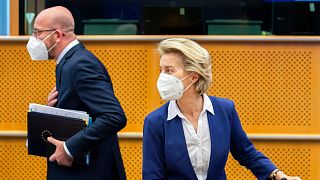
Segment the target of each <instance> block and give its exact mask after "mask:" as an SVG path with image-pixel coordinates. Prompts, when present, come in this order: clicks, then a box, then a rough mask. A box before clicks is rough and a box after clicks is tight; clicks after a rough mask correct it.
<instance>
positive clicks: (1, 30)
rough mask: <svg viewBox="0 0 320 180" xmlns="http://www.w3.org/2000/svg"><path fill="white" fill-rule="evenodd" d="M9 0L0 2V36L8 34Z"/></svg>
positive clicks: (0, 0)
mask: <svg viewBox="0 0 320 180" xmlns="http://www.w3.org/2000/svg"><path fill="white" fill-rule="evenodd" d="M9 7H10V0H0V35H9V33H10V10H9V9H10V8H9Z"/></svg>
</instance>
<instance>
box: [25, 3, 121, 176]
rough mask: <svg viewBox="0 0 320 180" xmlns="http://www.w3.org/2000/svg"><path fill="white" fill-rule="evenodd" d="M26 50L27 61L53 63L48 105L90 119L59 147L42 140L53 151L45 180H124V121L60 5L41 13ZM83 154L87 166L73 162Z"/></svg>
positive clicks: (101, 68) (106, 80)
mask: <svg viewBox="0 0 320 180" xmlns="http://www.w3.org/2000/svg"><path fill="white" fill-rule="evenodd" d="M27 49H28V52H29V54H30V56H31V58H32V59H33V60H37V59H55V60H56V62H57V66H56V88H54V89H53V90H52V91H51V92H50V94H49V97H48V105H49V106H56V107H58V108H64V109H74V110H79V111H86V112H88V113H89V114H90V116H91V117H92V118H93V123H92V124H91V125H90V126H89V127H87V128H85V129H83V130H82V131H80V132H78V133H77V134H75V135H74V136H72V137H71V138H69V139H68V140H66V141H65V142H64V141H59V140H57V139H54V138H52V137H49V138H48V141H49V142H50V143H52V144H54V145H55V146H56V150H55V152H54V154H52V155H51V156H50V158H49V161H48V167H47V179H59V180H62V179H68V180H70V179H77V180H78V179H95V180H97V179H126V177H125V171H124V167H123V162H122V158H121V154H120V149H119V143H118V137H117V132H118V131H120V130H121V129H122V128H124V127H125V125H126V117H125V114H124V112H123V109H122V108H121V106H120V103H119V101H118V100H117V98H116V97H115V95H114V92H113V87H112V83H111V79H110V77H109V74H108V72H107V70H106V69H105V67H104V65H103V64H102V63H101V62H100V61H99V60H98V59H97V58H96V57H95V56H94V55H93V54H91V53H90V52H89V51H88V50H86V49H85V48H84V47H83V45H82V44H81V43H79V41H78V40H77V39H76V35H75V34H74V19H73V17H72V14H71V13H70V11H69V10H68V9H66V8H64V7H61V6H57V7H52V8H48V9H45V10H43V11H41V12H40V13H39V14H38V16H37V17H36V19H35V22H34V31H33V36H31V37H30V40H29V42H28V44H27ZM88 152H90V160H89V165H85V164H80V163H77V162H76V160H77V159H80V158H81V157H84V155H85V154H86V153H88Z"/></svg>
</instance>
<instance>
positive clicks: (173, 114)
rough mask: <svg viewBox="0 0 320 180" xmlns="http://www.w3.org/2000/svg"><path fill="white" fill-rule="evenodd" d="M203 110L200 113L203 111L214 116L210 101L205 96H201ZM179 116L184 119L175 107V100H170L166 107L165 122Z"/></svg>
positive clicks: (176, 106)
mask: <svg viewBox="0 0 320 180" xmlns="http://www.w3.org/2000/svg"><path fill="white" fill-rule="evenodd" d="M202 97H203V109H202V112H201V113H203V112H204V111H209V112H210V113H211V114H213V115H214V110H213V106H212V102H211V100H210V98H209V97H208V96H207V95H206V94H203V95H202ZM177 115H178V116H179V117H180V118H185V116H184V115H183V114H182V113H181V111H180V109H179V107H178V105H177V101H176V100H171V101H170V103H169V106H168V117H167V121H169V120H172V119H173V118H174V117H176V116H177Z"/></svg>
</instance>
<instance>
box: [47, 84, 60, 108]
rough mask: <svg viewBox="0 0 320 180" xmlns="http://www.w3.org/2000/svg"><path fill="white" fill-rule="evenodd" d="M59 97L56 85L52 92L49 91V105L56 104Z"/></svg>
mask: <svg viewBox="0 0 320 180" xmlns="http://www.w3.org/2000/svg"><path fill="white" fill-rule="evenodd" d="M57 98H58V91H57V88H56V87H54V88H53V89H52V90H51V91H50V93H49V96H48V102H47V104H48V106H54V105H55V104H56V103H57V100H58V99H57Z"/></svg>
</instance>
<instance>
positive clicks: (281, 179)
mask: <svg viewBox="0 0 320 180" xmlns="http://www.w3.org/2000/svg"><path fill="white" fill-rule="evenodd" d="M276 180H301V178H300V177H298V176H287V175H286V174H284V173H283V172H282V171H279V173H277V176H276Z"/></svg>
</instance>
